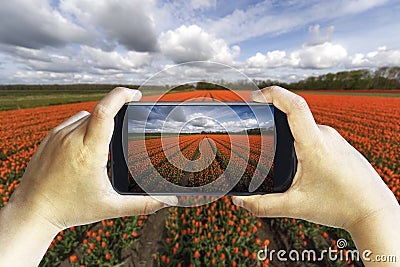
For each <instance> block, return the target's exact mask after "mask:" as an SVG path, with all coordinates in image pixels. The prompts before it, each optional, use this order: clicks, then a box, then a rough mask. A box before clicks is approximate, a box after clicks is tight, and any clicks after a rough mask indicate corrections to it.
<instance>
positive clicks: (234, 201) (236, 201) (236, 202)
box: [232, 198, 243, 207]
mask: <svg viewBox="0 0 400 267" xmlns="http://www.w3.org/2000/svg"><path fill="white" fill-rule="evenodd" d="M232 202H233V204H235V205H236V206H240V207H243V200H242V199H240V198H234V199H232Z"/></svg>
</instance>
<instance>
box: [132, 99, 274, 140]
mask: <svg viewBox="0 0 400 267" xmlns="http://www.w3.org/2000/svg"><path fill="white" fill-rule="evenodd" d="M127 114H128V132H129V133H143V131H145V132H160V131H161V132H167V133H170V132H176V133H189V132H190V133H193V132H202V131H228V132H240V131H242V130H243V129H252V128H258V127H263V128H268V127H272V126H273V118H272V116H273V112H271V111H270V110H269V109H266V108H265V106H252V107H249V106H247V105H243V106H237V105H236V106H235V105H234V106H226V105H223V106H219V105H218V106H178V107H176V106H163V105H161V106H154V107H150V106H134V105H132V106H129V107H128V111H127Z"/></svg>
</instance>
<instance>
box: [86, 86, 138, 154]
mask: <svg viewBox="0 0 400 267" xmlns="http://www.w3.org/2000/svg"><path fill="white" fill-rule="evenodd" d="M141 97H142V93H141V92H140V91H138V90H134V89H129V88H124V87H117V88H115V89H113V90H112V91H111V92H110V93H109V94H108V95H106V96H105V97H104V98H103V99H101V100H100V101H99V103H98V104H97V105H96V106H95V108H94V109H93V112H92V115H91V116H90V119H89V122H88V125H87V128H86V133H85V137H84V139H83V143H84V144H86V145H88V146H91V147H94V148H98V149H100V150H104V151H106V150H107V151H108V145H109V143H110V140H111V136H112V133H113V128H114V117H115V115H116V114H117V113H118V111H119V110H120V109H121V107H122V106H123V105H124V104H125V103H127V102H130V101H138V100H140V98H141Z"/></svg>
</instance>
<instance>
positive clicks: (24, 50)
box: [0, 0, 400, 84]
mask: <svg viewBox="0 0 400 267" xmlns="http://www.w3.org/2000/svg"><path fill="white" fill-rule="evenodd" d="M398 14H400V2H399V1H397V0H396V1H395V0H393V1H390V0H337V1H335V0H328V1H319V0H290V1H278V0H267V1H256V0H243V1H222V0H188V1H185V0H181V1H168V0H167V1H165V0H164V1H162V0H147V1H139V0H97V1H92V0H35V1H32V0H13V1H2V4H1V8H0V83H109V82H110V83H137V84H140V83H142V82H143V81H145V80H146V79H147V78H149V77H150V76H151V75H152V74H154V73H156V72H157V71H160V70H162V69H163V68H165V67H167V66H171V65H173V64H177V63H183V62H187V61H193V60H209V61H215V62H219V63H223V64H227V65H229V66H233V67H235V68H237V69H239V70H240V71H242V72H243V73H245V74H246V75H248V76H249V77H250V78H255V79H279V80H282V81H292V80H298V79H302V78H304V77H307V76H309V75H318V74H322V73H326V72H332V71H339V70H348V69H357V68H371V69H374V68H378V67H381V66H394V65H400V35H399V34H398V33H399V32H400V20H399V19H398ZM191 74H192V75H196V72H195V71H193V72H191Z"/></svg>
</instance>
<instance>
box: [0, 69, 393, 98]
mask: <svg viewBox="0 0 400 267" xmlns="http://www.w3.org/2000/svg"><path fill="white" fill-rule="evenodd" d="M253 82H254V83H255V84H256V85H257V86H258V87H259V88H263V87H266V86H271V85H279V86H282V87H284V88H287V89H296V90H373V89H375V90H399V89H400V67H382V68H379V69H377V70H374V71H371V70H367V69H360V70H351V71H340V72H337V73H327V74H323V75H320V76H316V77H315V76H311V77H308V78H306V79H304V80H300V81H297V82H292V83H285V82H280V81H276V80H253ZM227 85H232V84H229V83H227ZM117 86H123V87H129V88H134V89H137V88H139V87H140V86H139V85H137V84H8V85H0V93H2V92H3V93H5V92H8V93H10V92H11V93H18V92H21V91H32V92H35V93H48V92H55V91H56V92H73V93H74V92H76V93H82V92H93V93H95V92H108V91H110V90H111V89H113V88H114V87H117ZM160 87H163V88H165V87H170V89H171V90H170V92H182V91H194V90H225V89H226V87H225V86H223V85H219V84H217V83H209V82H197V83H195V84H183V85H179V86H176V87H172V86H168V85H166V86H160ZM227 87H230V88H231V86H227ZM235 87H236V88H238V89H240V88H241V87H243V88H241V89H246V87H248V88H249V89H251V86H248V83H246V82H244V81H239V82H238V84H236V85H235Z"/></svg>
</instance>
